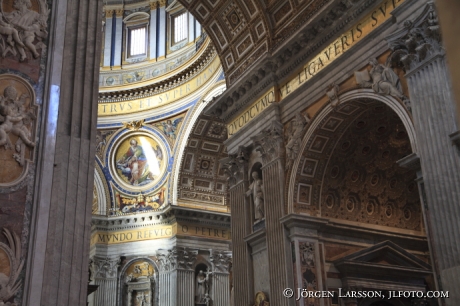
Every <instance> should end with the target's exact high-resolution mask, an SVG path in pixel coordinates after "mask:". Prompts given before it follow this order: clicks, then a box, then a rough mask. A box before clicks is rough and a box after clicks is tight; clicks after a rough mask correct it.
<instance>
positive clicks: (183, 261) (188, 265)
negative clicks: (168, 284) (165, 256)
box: [177, 248, 198, 270]
mask: <svg viewBox="0 0 460 306" xmlns="http://www.w3.org/2000/svg"><path fill="white" fill-rule="evenodd" d="M197 255H198V250H193V249H189V248H178V249H177V268H178V269H187V270H192V269H193V263H194V262H195V261H196V257H197Z"/></svg>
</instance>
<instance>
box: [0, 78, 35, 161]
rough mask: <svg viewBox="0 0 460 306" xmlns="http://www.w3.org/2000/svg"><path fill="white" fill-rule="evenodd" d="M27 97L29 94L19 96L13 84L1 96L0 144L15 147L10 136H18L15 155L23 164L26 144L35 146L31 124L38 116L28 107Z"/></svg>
mask: <svg viewBox="0 0 460 306" xmlns="http://www.w3.org/2000/svg"><path fill="white" fill-rule="evenodd" d="M27 99H29V96H28V95H27V94H21V95H20V96H19V94H18V91H17V90H16V88H15V87H13V86H7V87H6V88H5V90H4V92H3V96H0V146H4V147H5V149H6V150H8V149H13V144H12V142H11V139H10V137H9V136H10V134H13V135H15V136H17V137H18V140H17V141H16V143H15V145H14V150H15V151H16V154H14V155H13V157H14V158H15V160H16V161H17V162H18V163H19V164H20V165H21V166H24V162H25V157H24V155H25V146H28V147H30V148H33V147H35V142H34V141H33V140H32V139H31V138H32V135H31V133H30V130H29V126H30V124H31V123H32V122H33V120H35V119H36V116H35V114H34V112H33V111H32V110H31V109H26V105H27Z"/></svg>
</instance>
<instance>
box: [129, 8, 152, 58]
mask: <svg viewBox="0 0 460 306" xmlns="http://www.w3.org/2000/svg"><path fill="white" fill-rule="evenodd" d="M149 22H150V15H149V14H147V13H144V12H138V13H133V14H131V15H129V16H128V17H126V18H125V19H124V20H123V23H124V33H123V36H124V56H123V57H124V60H125V61H126V62H127V63H135V62H140V61H143V60H147V59H148V58H149V48H150V45H149V31H150V26H149ZM141 28H144V29H145V46H144V53H142V54H137V55H132V54H131V35H132V34H131V32H132V31H134V30H137V29H141Z"/></svg>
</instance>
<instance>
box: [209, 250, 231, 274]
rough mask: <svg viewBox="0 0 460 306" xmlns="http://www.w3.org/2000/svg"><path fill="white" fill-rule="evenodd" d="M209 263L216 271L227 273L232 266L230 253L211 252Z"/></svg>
mask: <svg viewBox="0 0 460 306" xmlns="http://www.w3.org/2000/svg"><path fill="white" fill-rule="evenodd" d="M211 262H212V263H213V265H214V269H215V270H216V271H218V272H227V273H228V272H229V270H230V266H231V264H232V254H231V252H225V251H213V252H212V254H211Z"/></svg>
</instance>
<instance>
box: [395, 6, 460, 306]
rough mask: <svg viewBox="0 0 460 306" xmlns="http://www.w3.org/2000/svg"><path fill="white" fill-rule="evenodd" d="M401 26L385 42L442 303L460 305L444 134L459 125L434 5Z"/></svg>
mask: <svg viewBox="0 0 460 306" xmlns="http://www.w3.org/2000/svg"><path fill="white" fill-rule="evenodd" d="M404 25H405V29H402V30H401V31H399V32H398V33H396V34H394V35H393V36H392V37H391V38H392V39H391V40H390V43H392V45H393V46H396V47H397V48H394V49H395V53H394V54H396V55H398V53H399V55H398V56H399V58H398V57H396V56H395V58H396V59H399V60H400V62H402V64H404V66H405V68H406V72H407V74H406V78H407V82H408V86H409V92H410V98H411V101H412V114H413V118H414V124H415V128H416V134H417V145H418V149H419V152H418V154H419V156H420V164H421V168H422V173H423V186H424V191H425V194H426V202H427V203H426V204H427V224H428V225H429V228H428V231H430V237H431V240H432V245H433V251H434V252H433V253H434V254H433V255H434V257H435V260H434V262H435V263H437V266H438V267H437V268H438V270H439V274H440V277H438V280H440V285H441V286H442V289H443V290H448V291H449V292H450V296H449V298H448V299H446V300H445V302H446V305H452V306H453V305H459V303H460V293H459V291H458V290H457V288H458V287H460V245H459V244H458V241H460V223H459V221H458V220H459V219H460V158H459V155H458V152H456V148H455V147H454V146H453V144H452V141H451V139H450V138H449V135H450V134H452V133H453V132H455V131H457V129H458V128H457V125H456V122H455V117H454V116H455V110H454V102H453V97H452V88H451V85H450V82H449V74H448V71H447V66H446V58H445V52H444V49H443V47H442V43H441V36H440V30H439V25H438V21H437V16H436V11H435V7H434V3H432V2H430V3H428V5H427V6H426V8H425V10H424V12H423V13H422V14H421V16H420V17H419V18H417V19H416V20H415V21H414V22H410V21H407V22H405V23H404ZM401 47H402V48H403V49H399V50H398V48H401ZM401 50H405V51H403V52H402V51H401Z"/></svg>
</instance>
